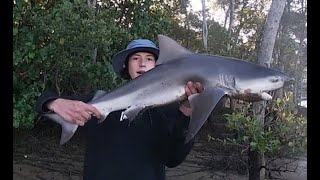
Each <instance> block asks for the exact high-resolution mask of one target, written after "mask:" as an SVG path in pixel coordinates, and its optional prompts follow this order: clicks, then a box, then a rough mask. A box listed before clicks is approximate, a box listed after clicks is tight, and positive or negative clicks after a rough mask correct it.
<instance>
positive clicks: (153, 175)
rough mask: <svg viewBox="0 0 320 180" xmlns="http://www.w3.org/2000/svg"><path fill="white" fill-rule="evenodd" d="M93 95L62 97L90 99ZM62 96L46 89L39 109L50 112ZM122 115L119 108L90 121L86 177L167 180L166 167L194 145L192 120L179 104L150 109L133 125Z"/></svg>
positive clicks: (94, 178)
mask: <svg viewBox="0 0 320 180" xmlns="http://www.w3.org/2000/svg"><path fill="white" fill-rule="evenodd" d="M93 95H94V93H91V94H89V95H86V96H82V97H80V96H79V97H75V96H74V97H62V96H61V98H65V99H74V100H80V101H83V102H89V101H90V100H91V99H92V98H93ZM58 97H59V96H58V94H57V93H55V92H51V91H45V92H43V93H42V94H41V96H40V97H39V98H38V100H37V103H36V107H35V108H36V111H37V112H38V113H44V112H47V111H48V109H46V106H45V104H46V103H47V102H49V101H50V100H53V99H56V98H58ZM120 115H121V111H115V112H112V113H110V114H109V115H108V117H107V118H106V119H105V121H103V122H102V123H101V124H98V123H97V121H96V119H91V120H90V121H88V122H87V123H86V125H85V126H87V130H88V134H87V137H88V142H87V149H86V155H85V162H84V180H164V179H165V166H167V167H175V166H177V165H179V164H180V163H182V162H183V161H184V159H185V158H186V156H187V155H188V153H189V152H190V150H191V148H192V146H193V141H190V142H189V143H187V144H184V140H185V135H186V131H187V128H188V124H189V120H190V119H189V117H187V116H185V115H183V114H182V112H181V111H180V110H179V108H178V104H177V103H172V104H169V105H166V106H163V107H156V108H152V109H148V110H146V111H144V112H143V113H141V114H140V115H138V117H137V118H136V119H135V120H133V121H132V122H131V123H130V124H129V122H128V120H124V121H119V119H120Z"/></svg>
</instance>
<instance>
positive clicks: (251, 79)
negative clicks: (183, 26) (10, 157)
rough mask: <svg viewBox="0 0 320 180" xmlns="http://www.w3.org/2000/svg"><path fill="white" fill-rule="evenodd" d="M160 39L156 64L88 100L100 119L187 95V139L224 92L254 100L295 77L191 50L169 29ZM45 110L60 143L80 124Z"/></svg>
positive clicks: (130, 113) (132, 115) (130, 115)
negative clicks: (193, 89)
mask: <svg viewBox="0 0 320 180" xmlns="http://www.w3.org/2000/svg"><path fill="white" fill-rule="evenodd" d="M158 40H159V49H160V54H159V58H158V60H157V62H156V66H155V68H153V69H151V70H149V71H147V72H145V73H144V74H142V75H140V76H139V77H137V78H135V79H133V80H131V81H129V82H128V83H127V84H124V85H122V86H120V87H118V88H116V89H114V90H112V91H110V92H106V91H102V90H99V91H97V93H96V94H95V96H94V98H93V99H92V100H91V101H90V102H89V103H88V104H91V105H93V106H94V107H96V108H97V109H98V111H99V112H100V113H101V114H102V118H101V119H99V120H98V123H101V122H103V121H104V120H105V118H106V117H107V116H108V114H109V113H111V112H113V111H117V110H124V111H123V112H122V115H123V116H122V118H123V119H128V120H129V121H130V122H131V121H132V120H134V118H135V117H136V116H137V115H138V113H139V112H141V111H142V110H145V109H147V108H152V107H156V106H162V105H166V104H169V103H172V102H179V101H183V100H186V99H187V98H188V100H189V102H190V105H191V107H192V114H191V116H190V123H189V130H188V133H187V136H186V139H185V143H188V142H189V141H190V140H191V139H192V138H193V137H194V136H195V135H196V134H197V132H198V131H199V130H200V128H201V127H202V126H203V124H204V123H205V122H206V120H207V118H208V117H209V115H210V113H211V112H212V111H213V110H214V108H215V107H216V105H217V103H218V102H219V100H220V99H221V98H223V97H224V96H229V97H230V98H235V99H241V100H244V101H249V102H256V101H264V100H266V101H267V100H271V99H272V96H271V95H270V94H268V93H267V92H270V91H272V90H276V89H279V88H282V87H283V86H284V85H285V84H286V83H288V82H292V81H294V78H292V77H289V76H288V75H286V74H285V73H283V72H281V71H278V70H275V69H271V68H268V67H264V66H261V65H258V64H254V63H251V62H247V61H244V60H242V59H237V58H232V57H224V56H217V55H209V54H200V53H194V52H191V51H189V50H187V49H186V48H184V47H182V46H181V45H180V44H178V43H177V42H176V41H175V40H173V39H171V38H169V37H167V36H165V35H158ZM188 81H194V82H200V83H201V84H202V85H203V87H204V90H203V91H202V92H201V93H197V94H193V95H191V96H189V97H187V96H186V95H185V85H186V84H187V82H188ZM43 116H44V117H46V118H49V119H51V120H53V121H55V122H57V123H59V124H60V125H61V127H62V133H61V139H60V145H62V144H64V143H66V142H67V141H69V140H70V139H71V137H72V136H73V134H74V133H75V132H76V130H77V128H78V125H76V124H71V123H68V122H67V121H65V120H63V118H62V117H61V116H59V115H58V114H55V113H47V114H43Z"/></svg>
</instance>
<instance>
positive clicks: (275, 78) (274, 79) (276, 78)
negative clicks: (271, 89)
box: [271, 77, 279, 83]
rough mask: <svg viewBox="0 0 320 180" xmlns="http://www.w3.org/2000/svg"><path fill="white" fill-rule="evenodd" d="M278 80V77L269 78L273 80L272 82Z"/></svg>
mask: <svg viewBox="0 0 320 180" xmlns="http://www.w3.org/2000/svg"><path fill="white" fill-rule="evenodd" d="M278 81H279V78H278V77H274V78H272V79H271V82H274V83H275V82H278Z"/></svg>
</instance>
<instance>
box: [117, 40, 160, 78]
mask: <svg viewBox="0 0 320 180" xmlns="http://www.w3.org/2000/svg"><path fill="white" fill-rule="evenodd" d="M135 52H149V53H152V54H153V55H154V56H156V59H157V58H158V56H159V49H158V48H157V46H156V45H155V44H154V43H153V42H152V41H150V40H148V39H136V40H133V41H131V42H130V43H129V44H128V46H127V48H126V49H124V50H122V51H120V52H118V53H117V54H116V55H115V56H114V57H113V58H112V66H113V69H114V71H115V73H116V74H117V75H118V76H119V77H121V78H125V77H124V76H123V75H122V74H121V71H122V70H123V69H124V67H125V61H126V60H127V58H128V56H129V55H130V54H132V53H135Z"/></svg>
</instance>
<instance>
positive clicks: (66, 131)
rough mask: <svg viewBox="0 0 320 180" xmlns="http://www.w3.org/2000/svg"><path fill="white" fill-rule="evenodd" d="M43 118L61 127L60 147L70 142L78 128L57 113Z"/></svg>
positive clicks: (44, 115) (45, 115)
mask: <svg viewBox="0 0 320 180" xmlns="http://www.w3.org/2000/svg"><path fill="white" fill-rule="evenodd" d="M42 116H43V117H45V118H48V119H50V120H52V121H54V122H56V123H58V124H60V125H61V138H60V145H62V144H64V143H66V142H68V141H69V140H70V139H71V137H72V136H73V135H74V133H75V132H76V130H77V128H78V125H76V124H72V123H69V122H67V121H65V120H64V119H63V118H62V117H61V116H59V115H58V114H56V113H48V114H43V115H42Z"/></svg>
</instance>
